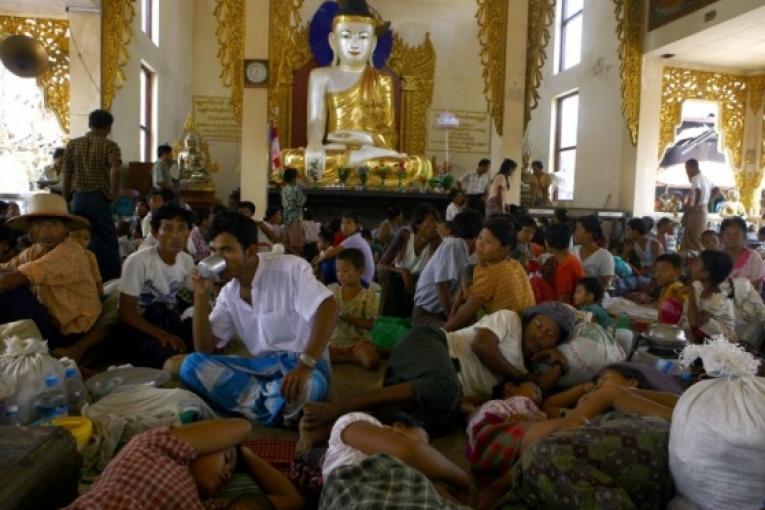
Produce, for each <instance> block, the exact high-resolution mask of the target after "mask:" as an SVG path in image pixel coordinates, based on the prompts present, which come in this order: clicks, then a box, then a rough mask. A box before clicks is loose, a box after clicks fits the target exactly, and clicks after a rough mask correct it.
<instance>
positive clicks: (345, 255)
mask: <svg viewBox="0 0 765 510" xmlns="http://www.w3.org/2000/svg"><path fill="white" fill-rule="evenodd" d="M337 260H347V261H348V262H350V263H351V264H352V265H353V267H355V268H356V269H364V268H365V266H366V264H365V259H364V254H363V253H362V252H361V250H359V249H358V248H346V249H344V250H343V251H341V252H340V253H339V254H338V255H337Z"/></svg>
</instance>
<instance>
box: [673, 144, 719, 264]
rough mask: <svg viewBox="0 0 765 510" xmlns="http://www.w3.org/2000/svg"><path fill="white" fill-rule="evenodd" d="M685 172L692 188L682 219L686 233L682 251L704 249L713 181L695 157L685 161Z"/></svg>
mask: <svg viewBox="0 0 765 510" xmlns="http://www.w3.org/2000/svg"><path fill="white" fill-rule="evenodd" d="M685 172H686V173H687V174H688V180H689V181H691V189H690V191H689V192H688V196H687V197H686V202H685V213H684V214H683V220H682V222H683V227H684V233H683V242H682V244H681V245H680V251H681V252H689V251H702V250H703V249H704V246H703V245H702V244H701V233H702V232H704V231H705V230H706V229H707V209H708V207H709V205H708V204H709V195H710V194H711V191H712V183H711V182H710V181H709V179H707V178H706V176H705V175H704V174H702V173H701V170H699V162H698V161H696V160H695V159H689V160H688V161H686V162H685Z"/></svg>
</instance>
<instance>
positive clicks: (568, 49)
mask: <svg viewBox="0 0 765 510" xmlns="http://www.w3.org/2000/svg"><path fill="white" fill-rule="evenodd" d="M583 6H584V0H563V1H562V2H561V7H560V28H559V34H560V41H559V45H558V72H559V73H560V72H563V71H565V70H566V69H570V68H572V67H574V66H575V65H577V64H578V63H579V61H580V60H581V57H582V18H583Z"/></svg>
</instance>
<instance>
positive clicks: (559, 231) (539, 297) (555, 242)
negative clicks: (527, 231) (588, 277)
mask: <svg viewBox="0 0 765 510" xmlns="http://www.w3.org/2000/svg"><path fill="white" fill-rule="evenodd" d="M545 244H546V245H547V251H548V252H549V253H550V255H551V256H550V257H549V258H548V260H547V262H545V264H544V267H543V268H542V276H536V277H534V278H532V280H531V287H532V288H533V289H534V297H535V298H536V301H537V303H545V302H547V301H561V302H563V303H568V304H572V303H573V301H572V300H573V297H574V291H575V290H576V283H577V282H578V281H579V280H580V279H582V278H584V276H585V274H584V268H583V267H582V263H581V262H580V261H579V259H578V258H577V257H576V256H575V255H572V254H571V253H570V252H569V251H568V248H569V246H570V244H571V229H570V228H569V226H568V225H566V224H563V223H555V224H552V225H550V226H549V227H548V228H547V232H545Z"/></svg>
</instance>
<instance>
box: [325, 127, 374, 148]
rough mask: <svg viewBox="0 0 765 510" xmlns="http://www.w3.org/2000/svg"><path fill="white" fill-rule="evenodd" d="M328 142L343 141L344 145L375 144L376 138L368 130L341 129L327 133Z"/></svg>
mask: <svg viewBox="0 0 765 510" xmlns="http://www.w3.org/2000/svg"><path fill="white" fill-rule="evenodd" d="M327 141H328V142H334V143H341V144H344V145H358V146H362V145H375V141H374V138H372V135H370V134H369V133H367V132H366V131H358V130H353V129H341V130H339V131H333V132H332V133H329V134H328V135H327Z"/></svg>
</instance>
